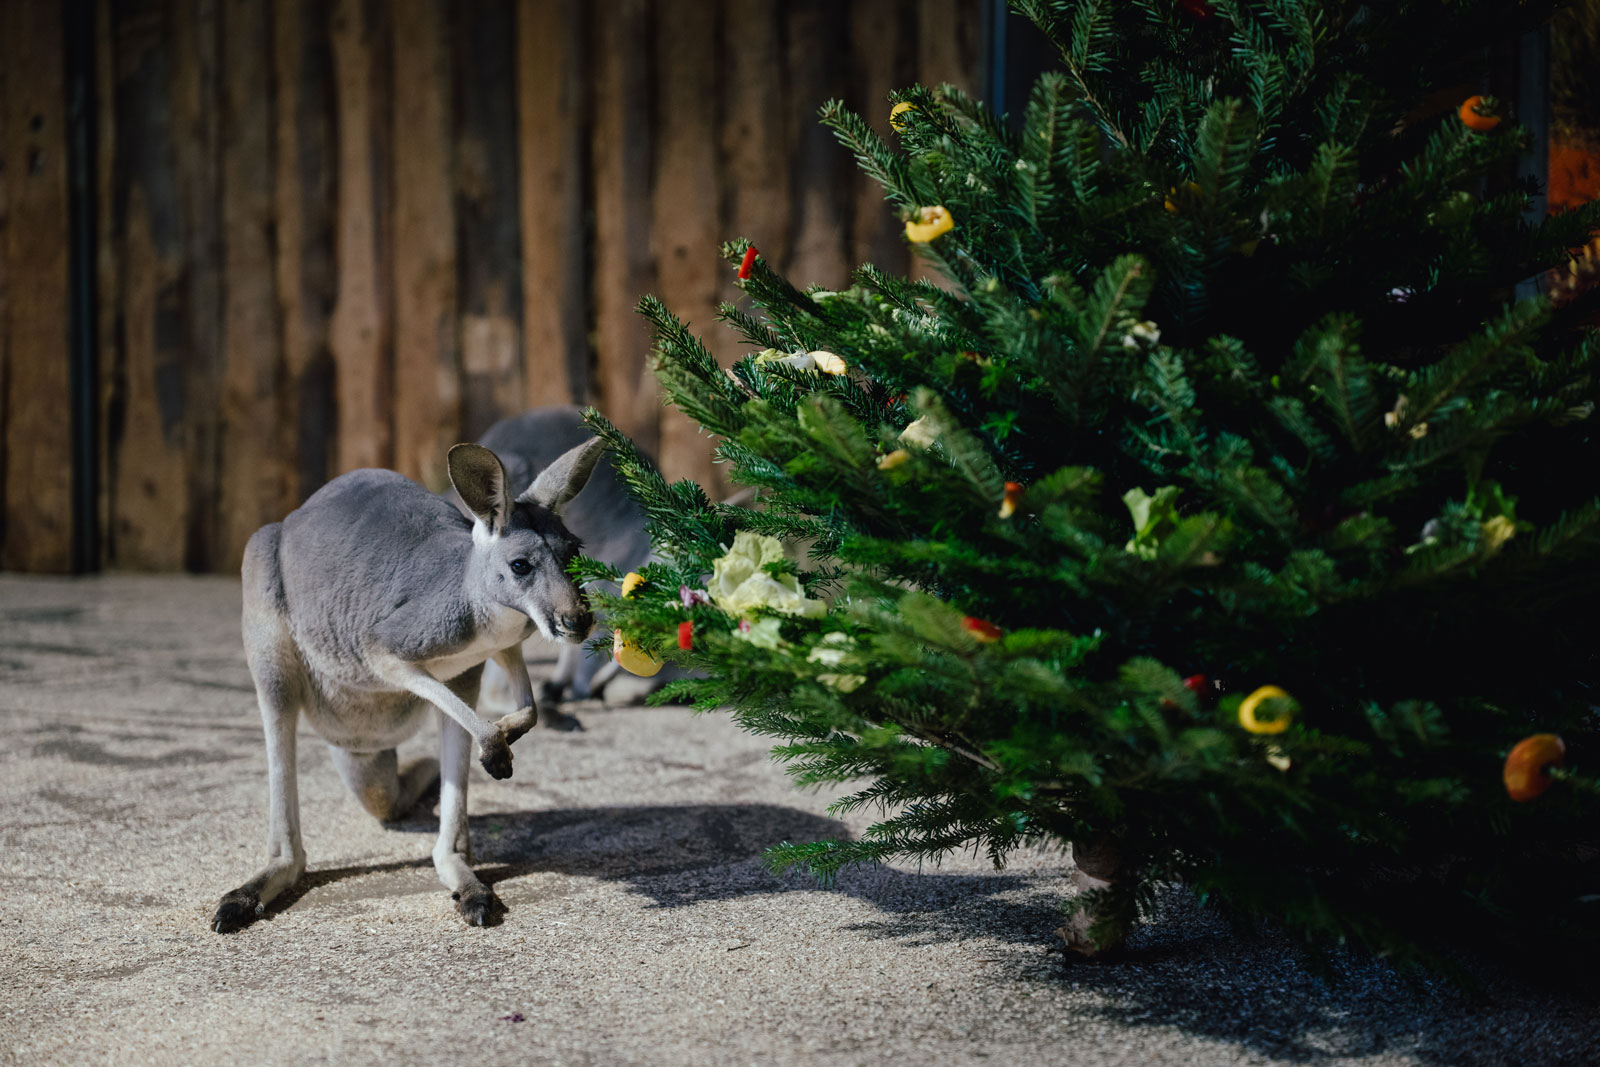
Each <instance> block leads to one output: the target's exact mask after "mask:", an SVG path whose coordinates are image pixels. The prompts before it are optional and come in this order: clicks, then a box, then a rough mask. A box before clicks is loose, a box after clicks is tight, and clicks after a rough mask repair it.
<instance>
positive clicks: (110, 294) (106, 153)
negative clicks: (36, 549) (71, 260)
mask: <svg viewBox="0 0 1600 1067" xmlns="http://www.w3.org/2000/svg"><path fill="white" fill-rule="evenodd" d="M111 12H112V4H111V0H95V9H94V78H95V88H94V92H95V140H96V147H95V174H94V182H95V200H96V203H95V224H96V225H95V229H96V231H97V232H96V234H95V300H96V308H95V314H96V317H97V318H96V331H95V332H96V338H95V340H96V344H97V346H98V351H97V352H96V361H95V362H96V369H97V373H98V377H99V381H98V394H97V396H96V397H95V411H96V417H97V418H98V419H99V420H100V425H99V432H98V433H96V434H95V440H96V445H97V448H98V452H97V454H96V456H95V462H96V463H97V464H98V467H97V468H96V472H97V477H96V479H95V480H96V484H97V487H98V500H97V501H96V506H95V516H96V519H95V521H96V522H97V523H98V529H99V531H100V537H99V538H97V540H98V541H99V545H100V559H99V561H98V563H99V565H100V566H101V567H105V566H106V565H107V564H108V563H109V562H110V559H111V544H110V541H111V539H110V538H109V537H107V536H106V535H105V531H107V530H109V529H111V479H110V478H108V477H106V476H105V472H107V471H109V470H110V469H111V446H110V442H109V441H108V440H107V437H108V435H107V433H106V427H107V426H108V425H109V421H108V419H109V416H110V413H111V401H112V397H113V389H112V384H111V383H112V375H111V373H110V371H111V368H113V367H115V366H116V364H117V345H118V336H117V334H118V328H119V324H120V322H121V319H120V316H119V310H120V307H121V304H120V301H119V300H118V299H117V296H118V294H119V293H120V292H121V291H122V282H121V274H120V261H119V260H120V257H119V255H118V247H117V242H116V241H115V240H114V239H113V233H112V231H113V227H112V225H111V220H112V219H113V218H114V212H115V205H116V180H115V177H116V173H117V167H118V159H117V115H116V107H115V106H114V105H115V101H116V90H117V65H116V55H117V54H116V48H115V47H114V41H115V38H114V36H113V32H112V27H113V25H114V20H113V18H112V13H111Z"/></svg>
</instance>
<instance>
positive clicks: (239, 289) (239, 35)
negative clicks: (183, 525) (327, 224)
mask: <svg viewBox="0 0 1600 1067" xmlns="http://www.w3.org/2000/svg"><path fill="white" fill-rule="evenodd" d="M268 6H269V0H230V2H229V3H228V4H227V5H226V6H225V7H224V8H223V11H222V42H223V44H222V49H223V51H222V83H221V98H220V103H221V109H222V110H221V113H222V114H223V115H226V116H227V119H228V121H227V122H226V123H225V124H224V125H223V127H222V129H221V168H222V171H221V182H222V186H221V193H222V206H221V217H222V271H223V277H224V278H225V279H226V280H227V286H226V291H225V296H224V300H223V311H222V315H223V317H222V355H223V361H224V364H223V369H222V375H221V405H220V410H219V414H220V425H219V427H218V438H219V440H218V447H219V468H220V473H219V479H218V497H217V499H216V501H214V502H213V503H214V505H216V506H218V507H219V515H218V527H219V542H218V544H217V546H216V549H215V552H214V554H213V563H214V567H213V569H216V570H222V571H228V572H231V571H234V570H237V569H238V567H239V563H240V561H241V559H242V558H243V555H244V546H245V542H246V541H248V540H249V539H250V535H251V534H253V533H255V531H256V530H257V529H258V528H260V527H261V526H262V525H264V524H266V523H269V522H275V521H277V520H278V519H281V518H282V517H283V515H284V513H285V512H287V511H288V510H289V509H290V508H291V507H292V506H293V504H292V502H291V499H290V486H291V484H292V482H293V473H294V470H293V456H292V455H288V454H286V449H284V447H283V437H284V436H285V434H284V428H285V423H284V419H283V412H282V403H281V400H282V396H281V390H280V386H279V382H280V380H281V372H282V342H281V338H280V333H279V331H280V320H279V315H278V307H277V279H276V277H275V274H274V266H273V236H272V235H273V223H274V221H275V214H274V210H273V208H274V182H273V178H274V168H273V141H274V132H275V121H274V119H275V116H274V114H273V106H272V92H271V70H270V56H269V55H268V54H267V52H266V50H264V49H263V48H262V47H261V42H262V41H263V40H267V39H268V38H269V36H270V24H269V21H268V19H269V15H270V12H269V11H268Z"/></svg>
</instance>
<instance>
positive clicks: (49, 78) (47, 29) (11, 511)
mask: <svg viewBox="0 0 1600 1067" xmlns="http://www.w3.org/2000/svg"><path fill="white" fill-rule="evenodd" d="M61 40H62V37H61V11H60V7H59V5H57V4H49V3H15V2H13V3H7V4H4V5H0V67H3V68H4V70H5V75H4V76H5V90H4V112H3V116H4V117H3V118H0V131H3V133H0V136H3V138H4V140H3V142H0V161H3V163H4V170H3V171H0V181H3V182H4V184H5V192H4V193H3V194H0V224H3V225H0V239H3V241H4V248H3V253H0V259H3V260H4V261H5V267H4V268H3V270H4V275H5V280H4V286H5V289H6V291H7V297H6V300H5V305H6V317H5V319H4V321H3V329H4V333H5V335H6V339H5V341H4V343H3V348H4V352H5V361H4V370H3V372H0V382H3V383H4V393H3V396H0V405H3V406H0V411H3V413H4V417H5V428H4V434H5V438H6V444H5V468H4V469H5V473H4V481H3V483H0V485H3V489H4V496H5V509H4V529H3V531H0V537H3V538H4V540H3V542H0V567H4V568H6V569H8V570H28V571H54V572H65V571H68V570H71V568H72V492H71V488H72V476H71V471H72V441H71V415H70V411H71V408H70V394H69V391H68V390H69V385H68V347H67V346H68V336H67V322H68V319H67V308H68V298H67V246H68V241H67V225H68V216H67V137H66V131H67V125H66V90H65V84H64V77H65V73H64V70H63V67H62V59H63V56H62V49H61Z"/></svg>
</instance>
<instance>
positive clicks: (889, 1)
mask: <svg viewBox="0 0 1600 1067" xmlns="http://www.w3.org/2000/svg"><path fill="white" fill-rule="evenodd" d="M915 18H916V4H914V3H912V2H911V0H855V3H854V4H852V5H851V9H850V63H851V74H850V91H849V92H848V93H847V94H846V97H845V102H846V103H847V104H849V105H850V107H851V108H853V109H854V110H855V111H856V112H857V113H858V114H860V115H861V116H862V117H863V118H865V119H866V120H867V122H869V123H871V125H872V128H873V129H874V130H876V131H877V133H878V135H879V136H880V137H883V138H884V139H885V140H886V141H888V143H889V144H890V145H894V144H895V134H894V129H893V128H892V127H891V126H890V125H889V108H890V104H889V102H888V96H889V94H890V93H891V92H893V91H894V90H896V89H904V88H906V87H908V86H909V85H911V84H912V83H913V82H914V81H916V76H917V69H916V67H917V39H916V36H915V35H914V34H911V33H908V32H907V29H906V28H907V27H908V26H911V25H913V24H914V20H915ZM850 186H851V193H852V195H851V211H850V230H849V241H850V262H851V265H852V266H857V265H859V264H862V263H871V264H874V265H875V266H878V267H881V268H883V269H884V270H886V271H889V272H890V273H893V274H904V273H905V271H906V268H907V266H908V265H909V259H908V256H907V253H906V243H905V230H904V227H903V226H902V225H901V223H900V220H899V218H898V217H897V215H896V214H895V212H894V210H893V208H892V207H891V206H890V205H889V204H888V203H886V202H885V201H884V191H883V186H881V185H879V184H878V183H877V182H875V181H873V180H872V179H871V178H869V177H867V176H866V175H865V174H863V173H861V171H860V169H859V168H857V169H856V171H855V174H854V175H853V176H852V178H851V182H850Z"/></svg>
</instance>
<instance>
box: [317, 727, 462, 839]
mask: <svg viewBox="0 0 1600 1067" xmlns="http://www.w3.org/2000/svg"><path fill="white" fill-rule="evenodd" d="M328 751H329V753H331V754H332V756H333V765H334V766H335V767H337V768H338V769H339V777H340V778H343V779H344V784H345V785H347V786H349V787H350V792H352V793H354V794H355V795H356V799H357V800H359V801H360V802H361V806H362V807H363V808H366V809H367V811H368V813H370V814H371V815H372V816H373V817H374V818H376V819H378V820H380V821H382V822H394V821H395V820H396V819H399V818H400V817H401V816H403V815H405V814H406V813H407V812H409V811H410V810H411V809H412V808H414V807H416V806H417V801H419V800H421V799H422V796H423V794H424V793H426V792H427V791H428V790H429V789H430V788H431V787H432V786H433V785H434V783H435V782H437V781H438V780H439V761H438V760H436V759H433V758H432V757H431V756H423V757H421V758H418V759H413V760H407V761H406V765H405V766H404V767H401V766H400V765H399V759H398V757H397V756H396V755H395V750H394V749H392V748H386V749H383V750H382V751H379V752H352V751H350V750H349V749H346V748H340V747H339V746H338V745H329V746H328Z"/></svg>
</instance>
